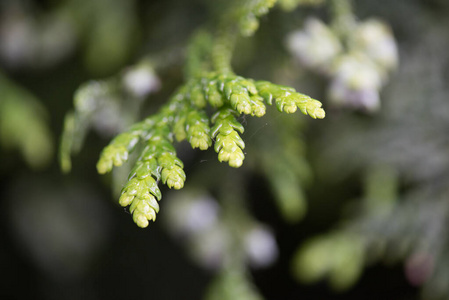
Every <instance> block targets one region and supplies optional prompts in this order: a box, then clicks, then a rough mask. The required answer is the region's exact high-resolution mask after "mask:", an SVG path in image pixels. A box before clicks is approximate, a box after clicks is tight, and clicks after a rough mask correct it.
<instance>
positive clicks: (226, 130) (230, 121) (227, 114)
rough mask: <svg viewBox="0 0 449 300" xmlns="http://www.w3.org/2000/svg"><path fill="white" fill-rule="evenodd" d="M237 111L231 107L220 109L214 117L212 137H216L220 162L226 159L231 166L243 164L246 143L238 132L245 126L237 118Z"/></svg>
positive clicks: (236, 166) (216, 149)
mask: <svg viewBox="0 0 449 300" xmlns="http://www.w3.org/2000/svg"><path fill="white" fill-rule="evenodd" d="M235 114H236V112H235V111H233V110H232V109H229V108H223V109H220V110H219V111H218V112H217V113H216V114H215V115H214V116H213V117H212V123H214V124H215V125H214V127H213V128H212V137H213V138H215V144H214V149H215V152H217V153H218V160H219V161H220V162H223V161H226V162H228V163H229V166H231V167H234V168H238V167H240V166H241V165H242V164H243V160H244V159H245V155H244V154H243V151H242V150H243V149H244V148H245V143H244V142H243V140H242V138H241V137H240V135H239V134H238V132H240V133H243V131H244V128H243V126H242V124H240V123H239V122H238V121H237V120H236V119H235V116H234V115H235Z"/></svg>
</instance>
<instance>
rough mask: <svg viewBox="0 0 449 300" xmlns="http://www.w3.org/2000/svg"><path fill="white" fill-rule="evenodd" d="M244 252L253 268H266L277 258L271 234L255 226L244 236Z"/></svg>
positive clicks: (276, 248) (275, 245) (276, 249)
mask: <svg viewBox="0 0 449 300" xmlns="http://www.w3.org/2000/svg"><path fill="white" fill-rule="evenodd" d="M245 251H246V254H247V256H248V260H249V263H250V264H251V265H252V266H253V267H266V266H268V265H270V264H272V263H273V262H274V261H275V260H276V259H277V257H278V247H277V244H276V240H275V238H274V236H273V234H272V233H271V232H270V231H269V230H268V229H266V228H264V227H262V226H257V227H255V228H253V229H251V230H250V231H249V232H248V233H247V234H246V237H245Z"/></svg>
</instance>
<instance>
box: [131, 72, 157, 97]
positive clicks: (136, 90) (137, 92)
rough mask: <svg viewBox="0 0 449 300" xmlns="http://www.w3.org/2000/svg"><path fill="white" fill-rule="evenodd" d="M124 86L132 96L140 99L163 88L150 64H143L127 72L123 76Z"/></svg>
mask: <svg viewBox="0 0 449 300" xmlns="http://www.w3.org/2000/svg"><path fill="white" fill-rule="evenodd" d="M123 84H124V86H125V88H126V89H127V90H128V91H129V92H130V93H131V94H133V95H134V96H136V97H139V98H144V97H146V96H147V95H148V94H150V93H152V92H156V91H158V90H159V88H160V87H161V82H160V80H159V78H158V77H157V76H156V74H155V73H154V70H153V68H152V67H151V66H150V65H148V64H142V65H140V66H137V67H135V68H131V69H129V70H128V71H126V73H125V74H124V76H123Z"/></svg>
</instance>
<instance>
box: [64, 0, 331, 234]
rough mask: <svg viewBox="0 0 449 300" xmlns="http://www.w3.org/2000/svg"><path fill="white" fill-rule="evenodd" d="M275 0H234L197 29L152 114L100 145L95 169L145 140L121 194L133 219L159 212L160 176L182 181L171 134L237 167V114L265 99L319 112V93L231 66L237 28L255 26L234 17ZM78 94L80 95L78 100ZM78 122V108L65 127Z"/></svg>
mask: <svg viewBox="0 0 449 300" xmlns="http://www.w3.org/2000/svg"><path fill="white" fill-rule="evenodd" d="M275 2H276V1H275V0H248V1H244V3H243V4H242V3H241V2H237V1H236V2H232V3H231V4H229V9H228V11H227V12H225V13H224V14H223V16H222V18H221V20H220V21H219V26H218V27H217V28H216V29H215V30H216V31H215V34H214V35H211V34H209V33H207V31H204V30H202V31H198V32H197V33H196V35H195V36H194V37H193V39H192V42H191V43H190V46H189V48H188V53H187V54H188V55H187V58H186V68H185V77H186V83H185V84H184V85H182V86H181V87H180V88H179V89H178V91H177V92H176V93H175V94H174V95H173V96H172V97H171V98H170V100H169V101H168V103H167V104H166V105H164V106H163V107H162V108H161V109H160V110H159V111H158V112H157V113H156V114H154V115H153V116H151V117H149V118H147V119H146V120H144V121H142V122H139V123H137V124H135V125H134V126H132V127H131V128H130V129H129V130H127V131H125V132H122V133H121V134H119V135H118V136H117V137H115V138H114V139H113V140H112V141H111V143H110V144H109V145H108V146H107V147H105V149H104V150H103V152H102V154H101V155H100V159H99V161H98V163H97V170H98V172H99V173H100V174H104V173H107V172H109V171H111V170H112V168H113V167H114V166H115V167H118V166H121V165H123V163H124V162H126V161H127V160H128V158H129V156H130V153H131V152H132V151H134V149H135V148H136V145H137V144H139V143H140V144H143V146H144V148H143V151H142V153H141V155H140V157H139V158H138V159H137V161H136V163H135V165H134V169H133V170H132V171H131V172H130V175H129V179H128V182H127V183H126V184H125V187H124V188H123V189H122V193H121V196H120V200H119V203H120V204H121V205H122V206H128V205H129V206H130V211H131V213H132V214H133V219H134V221H135V222H136V224H137V225H138V226H140V227H146V226H147V225H148V222H149V221H151V220H153V221H154V220H155V218H156V213H157V212H158V211H159V206H158V204H157V201H159V200H160V199H161V196H162V195H161V192H160V190H159V188H158V183H159V181H162V183H163V184H166V185H167V186H168V187H169V188H174V189H181V188H182V187H183V186H184V182H185V180H186V175H185V173H184V171H183V163H182V162H181V160H180V159H179V158H178V157H177V156H176V151H175V148H174V146H173V142H174V139H176V141H178V142H181V141H183V140H187V141H188V142H189V143H190V145H191V147H192V148H199V149H200V150H207V149H208V148H209V147H210V146H212V143H213V144H214V150H215V151H216V152H217V153H218V160H219V161H220V162H227V163H228V164H229V165H230V166H231V167H234V168H238V167H240V166H241V165H242V164H243V160H244V159H245V155H244V153H243V149H244V148H245V143H244V141H243V140H242V138H241V137H240V134H242V133H243V131H244V127H243V126H242V124H240V123H239V122H238V121H237V117H238V116H240V115H242V114H244V115H251V116H256V117H262V116H264V115H265V113H266V106H265V102H266V103H267V104H269V105H272V103H273V101H274V102H275V104H276V107H277V108H278V110H279V111H281V112H282V111H285V112H287V113H293V112H295V111H296V110H297V109H298V108H299V109H300V110H301V111H302V112H303V113H304V114H308V115H310V116H311V117H312V118H324V110H323V109H322V108H321V103H320V102H319V101H317V100H314V99H312V98H310V97H308V96H306V95H303V94H300V93H297V92H296V91H295V90H294V89H293V88H290V87H285V86H280V85H276V84H273V83H270V82H266V81H255V80H253V79H248V78H244V77H241V76H238V75H236V74H234V73H233V71H232V68H231V58H232V52H233V49H234V44H235V41H236V39H237V37H238V36H239V34H240V33H239V32H243V33H244V34H245V33H246V34H247V35H248V34H251V33H252V32H254V30H255V28H253V29H251V30H250V29H249V27H248V28H246V29H245V27H244V26H243V27H242V26H241V25H242V24H241V23H238V22H237V23H236V22H235V20H243V19H242V18H243V17H245V18H246V17H248V16H250V18H256V21H257V18H258V17H260V16H262V15H263V14H266V13H267V12H268V10H269V9H270V8H271V7H272V6H273V5H274V4H275ZM225 16H228V18H226V17H225ZM239 26H240V27H239ZM102 87H103V90H102ZM108 87H109V85H108V84H107V83H103V84H98V85H95V86H94V88H97V89H99V90H98V91H97V90H95V89H93V91H89V90H83V89H82V90H81V91H79V92H78V93H77V95H82V97H81V96H78V97H76V99H75V106H76V108H77V112H82V113H84V115H88V114H89V113H91V112H92V111H95V102H92V103H91V102H89V101H87V100H89V99H90V98H94V99H96V98H101V95H96V94H98V93H99V94H101V93H102V92H106V93H107V92H108ZM91 88H92V87H91ZM93 92H96V94H95V93H94V94H95V97H90V94H89V93H93ZM78 98H79V99H81V100H83V101H81V100H80V101H78V100H77V99H78ZM86 99H87V100H86ZM208 106H210V107H208ZM89 109H90V110H89ZM210 114H212V117H209V116H210ZM81 115H82V114H81ZM78 118H79V117H78ZM76 123H77V116H76V114H75V116H74V117H73V116H69V117H68V119H67V122H66V125H67V128H68V130H67V132H68V133H70V132H71V131H70V128H73V127H76ZM78 123H79V122H78ZM211 124H212V128H211ZM74 131H76V130H74ZM65 143H66V147H61V151H62V152H63V153H64V152H67V151H68V149H72V148H73V145H70V144H69V143H68V142H67V141H66V142H65ZM67 157H69V156H67V155H61V158H62V160H63V161H65V162H67V161H68V162H69V160H68V159H67ZM66 165H68V166H70V165H69V164H66Z"/></svg>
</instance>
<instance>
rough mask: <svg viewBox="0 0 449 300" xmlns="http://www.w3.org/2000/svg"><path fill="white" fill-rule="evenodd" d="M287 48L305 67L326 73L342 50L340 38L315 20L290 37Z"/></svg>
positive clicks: (311, 19) (311, 20)
mask: <svg viewBox="0 0 449 300" xmlns="http://www.w3.org/2000/svg"><path fill="white" fill-rule="evenodd" d="M287 48H288V50H289V51H290V52H291V53H292V54H293V55H294V57H295V58H297V59H298V60H299V62H300V63H301V64H303V65H304V66H306V67H309V68H311V69H317V71H321V72H325V73H327V71H328V69H329V67H330V64H331V62H332V60H333V59H334V58H335V57H336V56H337V55H338V54H339V53H340V52H341V50H342V46H341V44H340V41H339V40H338V38H337V37H336V36H335V35H334V34H333V33H332V31H331V30H330V29H329V28H328V27H327V26H326V24H324V23H323V22H321V21H320V20H318V19H315V18H309V19H307V20H306V22H305V26H304V29H303V30H300V31H295V32H292V33H290V34H289V35H288V37H287Z"/></svg>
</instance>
